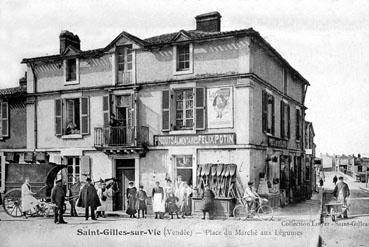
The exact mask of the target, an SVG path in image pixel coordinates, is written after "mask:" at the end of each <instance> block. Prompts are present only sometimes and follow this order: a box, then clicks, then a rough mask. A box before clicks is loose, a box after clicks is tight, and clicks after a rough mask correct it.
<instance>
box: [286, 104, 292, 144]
mask: <svg viewBox="0 0 369 247" xmlns="http://www.w3.org/2000/svg"><path fill="white" fill-rule="evenodd" d="M287 137H288V138H290V137H291V112H290V105H289V104H287Z"/></svg>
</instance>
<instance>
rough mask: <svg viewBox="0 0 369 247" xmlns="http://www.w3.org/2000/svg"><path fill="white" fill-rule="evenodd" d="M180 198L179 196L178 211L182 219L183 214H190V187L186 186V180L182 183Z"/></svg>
mask: <svg viewBox="0 0 369 247" xmlns="http://www.w3.org/2000/svg"><path fill="white" fill-rule="evenodd" d="M181 194H182V198H179V201H180V211H181V214H182V218H183V219H184V218H185V216H188V215H190V214H191V201H190V200H191V198H190V197H191V194H192V189H191V187H189V186H188V184H187V183H186V182H184V183H183V192H182V193H181Z"/></svg>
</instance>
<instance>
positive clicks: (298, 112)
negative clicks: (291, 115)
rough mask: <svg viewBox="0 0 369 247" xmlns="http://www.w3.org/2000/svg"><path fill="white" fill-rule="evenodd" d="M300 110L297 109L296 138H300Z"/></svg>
mask: <svg viewBox="0 0 369 247" xmlns="http://www.w3.org/2000/svg"><path fill="white" fill-rule="evenodd" d="M300 128H301V127H300V111H299V109H296V140H300Z"/></svg>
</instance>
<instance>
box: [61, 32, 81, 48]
mask: <svg viewBox="0 0 369 247" xmlns="http://www.w3.org/2000/svg"><path fill="white" fill-rule="evenodd" d="M59 41H60V54H62V53H63V52H64V51H65V50H66V49H67V48H68V46H72V47H74V48H76V49H78V50H81V40H80V39H79V37H78V35H75V34H73V33H72V32H69V31H68V30H63V31H62V32H61V33H60V35H59Z"/></svg>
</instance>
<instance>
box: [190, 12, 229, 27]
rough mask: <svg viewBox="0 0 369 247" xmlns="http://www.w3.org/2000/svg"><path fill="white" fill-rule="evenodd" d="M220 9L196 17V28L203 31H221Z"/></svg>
mask: <svg viewBox="0 0 369 247" xmlns="http://www.w3.org/2000/svg"><path fill="white" fill-rule="evenodd" d="M221 18H222V16H221V15H220V14H219V12H218V11H215V12H210V13H205V14H202V15H198V16H196V17H195V19H196V30H197V31H203V32H220V19H221Z"/></svg>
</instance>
